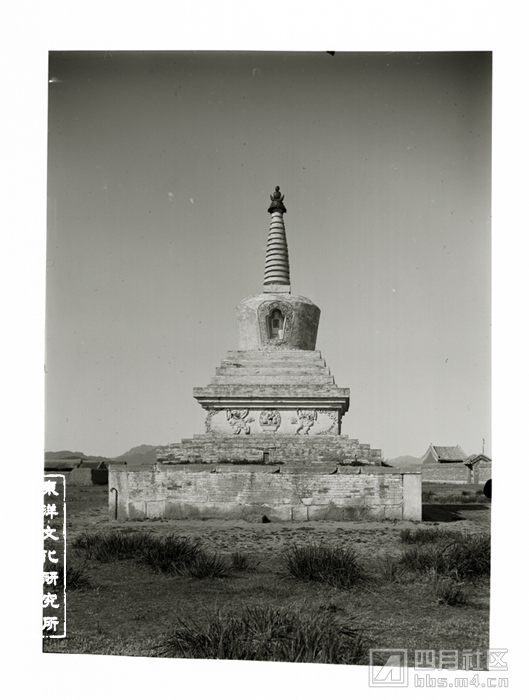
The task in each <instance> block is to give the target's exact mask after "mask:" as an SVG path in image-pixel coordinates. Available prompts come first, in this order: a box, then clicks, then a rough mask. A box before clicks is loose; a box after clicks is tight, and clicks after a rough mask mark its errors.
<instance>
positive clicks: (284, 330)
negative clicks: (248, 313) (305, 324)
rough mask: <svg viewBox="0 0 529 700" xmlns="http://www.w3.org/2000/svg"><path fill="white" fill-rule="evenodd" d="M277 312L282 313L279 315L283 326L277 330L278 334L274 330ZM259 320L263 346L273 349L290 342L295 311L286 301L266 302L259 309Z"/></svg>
mask: <svg viewBox="0 0 529 700" xmlns="http://www.w3.org/2000/svg"><path fill="white" fill-rule="evenodd" d="M276 312H280V314H277V315H278V316H280V324H281V327H280V328H278V329H277V334H276V331H275V329H273V328H272V323H273V321H274V320H275V318H274V317H275V316H276ZM257 318H258V321H259V333H260V335H261V343H262V345H267V346H269V347H270V348H271V349H273V348H274V347H281V346H282V345H284V344H285V343H286V342H288V340H289V339H290V334H291V332H292V324H293V321H294V309H293V308H292V307H291V306H290V304H288V303H286V302H284V301H265V302H263V303H262V304H261V305H260V306H259V308H258V309H257Z"/></svg>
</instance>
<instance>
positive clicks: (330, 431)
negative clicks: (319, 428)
mask: <svg viewBox="0 0 529 700" xmlns="http://www.w3.org/2000/svg"><path fill="white" fill-rule="evenodd" d="M320 414H323V415H325V416H328V417H329V418H330V419H331V421H332V425H331V426H330V427H329V428H327V430H324V431H323V432H322V433H320V434H321V435H339V433H340V431H339V426H338V411H320Z"/></svg>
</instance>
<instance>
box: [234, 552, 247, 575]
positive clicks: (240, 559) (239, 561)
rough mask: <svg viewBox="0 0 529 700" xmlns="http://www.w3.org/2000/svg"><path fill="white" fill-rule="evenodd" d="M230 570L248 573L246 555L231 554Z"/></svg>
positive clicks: (240, 553) (241, 553) (242, 553)
mask: <svg viewBox="0 0 529 700" xmlns="http://www.w3.org/2000/svg"><path fill="white" fill-rule="evenodd" d="M231 568H232V569H234V570H235V571H248V569H249V568H250V562H249V561H248V555H247V554H245V553H244V552H232V554H231Z"/></svg>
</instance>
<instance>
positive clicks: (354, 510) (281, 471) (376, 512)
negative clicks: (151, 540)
mask: <svg viewBox="0 0 529 700" xmlns="http://www.w3.org/2000/svg"><path fill="white" fill-rule="evenodd" d="M109 515H110V518H111V519H115V518H116V515H117V519H118V520H131V519H132V520H143V519H146V518H164V519H165V518H167V519H177V520H178V519H204V518H222V519H229V520H238V519H243V520H249V521H256V520H261V519H262V517H263V516H266V517H267V518H268V519H269V520H270V521H272V522H273V521H292V520H296V521H300V520H303V521H306V520H386V519H387V520H420V519H421V474H420V469H419V468H417V467H410V468H404V469H398V468H393V469H392V468H388V467H374V466H366V467H339V466H338V467H337V466H333V465H331V466H326V465H321V466H319V465H318V466H314V465H310V466H304V465H292V466H288V465H281V466H280V467H275V466H272V465H240V466H238V465H190V464H189V465H160V464H158V465H153V466H117V467H113V466H110V467H109Z"/></svg>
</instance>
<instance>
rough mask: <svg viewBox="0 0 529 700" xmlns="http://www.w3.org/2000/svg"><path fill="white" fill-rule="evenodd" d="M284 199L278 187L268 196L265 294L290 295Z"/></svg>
mask: <svg viewBox="0 0 529 700" xmlns="http://www.w3.org/2000/svg"><path fill="white" fill-rule="evenodd" d="M284 197H285V195H283V194H281V192H280V190H279V185H277V187H276V188H275V192H274V194H271V195H270V199H271V200H272V202H271V204H270V207H269V208H268V212H269V213H270V214H271V217H270V230H269V232H268V241H267V244H266V262H265V276H264V290H263V291H265V292H271V293H273V292H286V293H290V265H289V262H288V246H287V236H286V233H285V222H284V221H283V214H286V212H287V208H286V207H285V205H284V204H283V199H284Z"/></svg>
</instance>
